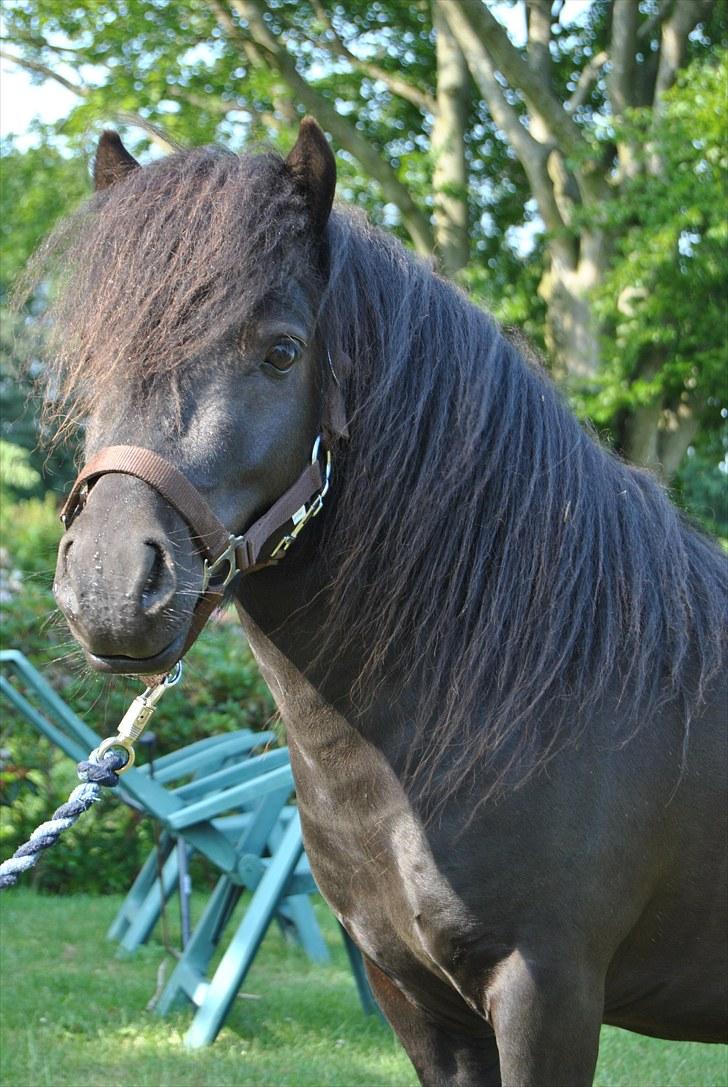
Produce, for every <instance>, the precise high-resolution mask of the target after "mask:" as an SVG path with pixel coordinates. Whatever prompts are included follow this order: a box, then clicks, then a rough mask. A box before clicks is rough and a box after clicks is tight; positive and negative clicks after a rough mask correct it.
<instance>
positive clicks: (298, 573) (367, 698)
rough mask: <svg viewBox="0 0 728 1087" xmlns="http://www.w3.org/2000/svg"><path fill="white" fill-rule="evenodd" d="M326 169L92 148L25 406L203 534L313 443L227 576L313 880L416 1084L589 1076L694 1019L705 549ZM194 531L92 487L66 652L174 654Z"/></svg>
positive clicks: (702, 934)
mask: <svg viewBox="0 0 728 1087" xmlns="http://www.w3.org/2000/svg"><path fill="white" fill-rule="evenodd" d="M334 183H335V168H334V161H333V156H332V155H331V152H330V150H329V148H328V146H327V144H326V141H325V139H324V138H323V136H322V134H321V132H320V130H319V129H318V127H317V126H316V125H315V123H314V122H312V121H310V120H307V121H305V122H304V123H303V124H302V127H301V132H300V134H299V138H298V142H297V144H296V146H295V147H294V149H293V151H292V152H291V154H290V155H289V157H288V159H287V160H285V161H284V160H282V159H281V158H279V157H278V156H277V155H274V154H270V153H266V154H262V155H257V156H253V155H247V156H243V157H242V158H238V157H237V156H234V155H231V154H228V153H225V152H223V151H220V150H217V149H210V148H204V149H201V150H196V151H191V152H187V153H182V154H178V155H174V156H171V157H170V158H168V159H165V160H164V161H161V162H158V163H155V164H153V165H151V166H149V167H146V168H145V169H143V170H142V169H139V168H138V165H137V163H136V162H135V161H134V159H133V158H131V156H130V155H129V154H128V153H127V152H126V151H125V149H124V148H123V147H122V145H121V143H120V141H119V139H118V137H117V136H115V135H114V134H112V133H107V134H105V135H104V137H103V138H102V141H101V144H100V146H99V153H98V156H97V162H96V184H97V189H98V190H99V191H98V192H97V195H96V196H95V197H94V199H93V200H92V201H91V202H90V204H89V205H88V206H87V207H86V208H85V209H84V210H83V211H82V212H81V213H80V214H79V215H78V216H76V217H75V218H74V219H73V220H71V221H70V223H68V224H66V225H65V226H64V227H63V228H62V229H61V231H60V232H59V233H57V234H56V236H55V237H54V238H53V239H51V242H50V243H49V245H48V246H47V247H46V250H45V252H44V254H43V255H42V259H41V268H44V269H45V268H47V267H48V260H49V259H51V260H52V259H55V262H56V265H57V267H58V268H60V273H59V274H60V280H61V282H60V287H59V296H58V301H57V303H56V305H55V307H54V313H53V328H54V332H53V337H54V344H55V351H54V360H55V362H54V363H53V362H51V365H50V370H49V372H50V388H51V390H52V391H53V396H54V400H53V406H54V410H56V411H57V410H58V409H59V405H63V407H62V409H61V410H62V412H63V413H64V414H65V417H66V418H67V419H68V418H72V419H76V420H84V421H85V423H86V444H87V453H88V454H89V455H94V454H96V453H97V452H98V451H99V450H100V449H102V448H103V447H107V446H111V445H120V444H121V445H127V446H135V447H143V448H146V449H151V450H152V451H153V452H155V453H157V454H160V455H161V456H162V457H164V458H165V459H166V460H167V461H169V462H171V463H172V464H173V465H174V466H175V467H176V468H177V469H178V470H179V471H181V472H182V473H183V474H184V475H185V476H186V477H187V478H188V479H189V480H190V481H191V482H192V483H193V484H194V485H195V486H196V487H197V489H198V491H200V492H202V494H203V495H204V496H205V498H206V500H207V503H208V504H209V506H210V507H211V508H212V510H213V511H214V512H215V514H216V515H217V517H218V518H219V519H220V520H221V521H222V522H223V523H224V524H225V525H226V527H227V529H228V530H229V531H230V532H241V531H242V530H243V529H244V528H245V527H246V526H247V525H249V524H250V523H251V522H253V521H254V520H255V519H256V518H258V517H259V516H260V515H261V514H263V513H264V512H265V511H266V510H267V509H268V508H269V507H271V505H272V504H273V503H274V502H275V501H276V499H278V497H279V496H280V495H282V494H283V493H284V492H285V491H286V489H287V488H289V487H290V486H291V484H292V483H293V481H294V480H295V479H296V477H297V476H298V475H299V473H300V471H301V468H302V467H303V465H304V464H305V463H306V462H307V459H308V457H309V455H310V450H311V446H312V444H313V443H314V439H315V438H316V437H317V435H319V434H321V435H322V437H323V440H324V442H325V444H326V446H327V447H328V449H329V451H330V453H331V455H332V462H333V485H332V490H331V493H330V495H327V497H326V498H325V500H324V508H323V513H322V515H321V516H320V517H318V518H317V519H316V520H315V521H312V522H311V524H310V526H308V525H307V527H306V529H305V531H304V532H302V534H301V536H300V539H299V540H298V541H297V542H296V544H295V546H293V547H292V548H291V549H290V551H289V552H288V554H287V555H286V557H285V560H284V561H282V562H280V563H278V564H275V565H274V564H267V563H266V562H265V561H264V562H263V563H262V564H260V566H259V567H256V570H255V572H253V573H252V574H250V575H249V576H247V577H245V578H243V579H240V578H238V579H236V580H235V581H234V582H233V584H232V589H231V594H232V595H234V597H235V599H236V603H237V605H238V608H239V611H240V615H241V620H242V622H243V625H244V627H245V630H246V632H247V635H248V638H249V640H250V644H251V646H252V648H253V650H254V652H255V654H256V656H257V658H258V660H259V662H260V666H261V668H262V670H263V673H264V675H265V676H266V678H267V680H268V682H269V684H270V687H271V690H272V692H273V694H274V696H275V698H276V700H277V702H278V705H279V707H280V710H281V713H282V715H283V718H284V720H285V722H286V724H287V726H288V740H289V745H290V749H291V756H292V760H293V765H294V771H295V775H296V781H297V791H298V802H299V805H300V809H301V816H302V820H303V826H304V832H305V842H306V848H307V851H308V855H309V858H310V861H311V865H312V868H313V870H314V872H315V874H316V878H317V880H318V882H319V885H320V887H321V890H322V892H323V893H324V895H325V896H326V897H327V899H328V900H329V902H330V903H331V905H332V907H333V909H334V911H335V912H336V914H337V916H338V917H339V918H340V919H341V921H342V923H343V924H344V925H345V926H346V927H347V929H348V930H349V932H350V933H351V935H352V936H353V938H354V940H355V941H356V942H357V944H358V945H359V947H360V948H361V950H362V951H363V953H364V956H365V959H366V962H367V968H368V971H369V975H370V978H371V981H372V986H373V988H374V991H375V993H376V995H377V997H378V999H379V1001H380V1003H381V1005H382V1008H383V1009H384V1011H385V1013H386V1015H387V1016H388V1018H389V1020H390V1022H391V1023H392V1025H393V1027H394V1029H395V1030H396V1032H397V1034H398V1035H399V1037H400V1039H401V1041H402V1044H403V1045H404V1046H405V1048H406V1050H407V1052H408V1053H409V1055H410V1057H411V1059H412V1061H413V1063H414V1065H415V1067H416V1069H417V1071H418V1074H419V1076H420V1078H421V1081H422V1083H423V1084H428V1085H436V1084H437V1085H444V1084H458V1085H462V1087H475V1085H478V1087H481V1085H484V1084H499V1083H504V1084H506V1085H509V1087H516V1085H517V1087H534V1085H537V1084H538V1085H542V1087H544V1085H553V1084H559V1085H560V1084H588V1083H590V1082H591V1078H592V1075H593V1070H594V1065H595V1062H596V1057H597V1047H598V1039H599V1028H600V1024H601V1023H602V1021H605V1022H608V1023H613V1024H616V1025H618V1026H623V1027H626V1028H628V1029H631V1030H636V1031H641V1032H644V1033H647V1034H654V1035H658V1036H661V1037H666V1038H690V1039H697V1040H703V1041H717V1040H719V1039H722V1038H724V1037H725V976H726V940H725V934H724V928H723V917H722V907H723V905H724V903H725V890H724V887H725V874H726V867H725V861H724V859H722V858H721V853H720V846H721V845H722V840H723V833H722V827H721V822H722V819H723V816H724V811H725V809H724V796H725V794H724V792H723V791H722V786H721V783H720V781H721V773H723V774H724V772H725V756H724V754H723V753H722V752H721V746H722V741H723V732H724V727H723V726H724V711H725V703H724V701H723V699H724V697H725V691H724V688H721V682H723V673H722V662H723V661H724V659H725V648H726V646H725V636H724V626H723V624H724V619H725V600H726V583H727V579H726V570H725V561H724V559H723V557H722V556H721V554H720V553H719V551H718V550H717V549H716V548H715V547H714V546H713V545H712V544H711V543H710V542H709V541H707V540H706V539H704V538H703V537H701V536H700V535H698V534H697V533H696V532H694V531H693V530H692V529H691V528H690V527H688V526H687V525H686V524H685V523H684V522H683V521H682V520H681V518H680V516H679V515H678V514H677V513H676V511H675V510H674V509H673V508H672V507H671V506H670V504H669V502H668V501H667V499H666V497H665V495H664V493H663V491H662V489H661V487H660V486H659V485H658V483H657V482H656V481H655V480H654V479H653V478H652V477H651V476H649V475H648V474H646V473H643V472H638V471H636V470H635V469H632V468H629V467H627V466H626V465H624V464H623V463H622V462H620V461H619V460H618V459H617V458H615V457H614V456H612V455H611V454H609V453H608V452H606V451H605V450H604V449H603V448H601V447H600V446H599V445H598V444H597V443H596V442H595V441H594V440H593V439H592V438H591V437H590V436H589V435H588V434H585V433H584V431H583V430H582V429H581V428H580V427H579V426H578V424H577V423H576V421H575V420H574V418H573V417H572V416H571V414H570V413H569V411H568V409H567V408H566V407H565V406H564V404H563V403H562V401H561V400H560V398H559V397H558V395H557V394H556V392H555V391H554V389H553V388H552V386H551V385H550V383H549V381H548V380H547V378H546V377H545V376H544V374H543V373H542V372H541V370H540V369H539V367H538V365H537V364H536V363H534V362H532V361H531V360H530V359H524V357H523V354H522V353H521V352H520V351H519V349H518V347H517V346H516V345H515V344H514V343H513V342H512V341H510V340H509V339H508V338H506V337H505V336H504V335H503V333H502V332H501V330H499V328H498V327H497V326H496V325H495V324H494V323H493V321H492V320H491V319H490V318H489V317H488V316H487V315H485V314H484V313H482V312H481V311H479V310H478V309H476V308H474V307H473V306H472V305H470V304H469V303H468V301H467V300H466V299H465V297H464V296H463V295H462V294H461V293H460V292H459V291H458V290H457V289H456V288H454V287H453V286H452V285H450V284H449V283H447V282H445V281H444V280H442V279H440V278H439V277H438V276H436V275H435V274H434V273H433V272H432V270H431V269H430V268H428V267H426V266H425V265H424V264H423V263H422V262H420V261H418V260H417V259H416V258H414V257H413V256H412V255H411V254H409V253H408V252H406V251H405V250H404V249H403V248H402V247H401V246H400V245H399V244H398V243H397V242H395V241H393V240H391V239H389V238H387V237H385V236H384V235H382V234H380V233H379V232H377V231H375V230H373V229H371V228H370V227H369V226H368V225H367V224H366V222H365V221H364V220H363V219H362V218H360V217H359V216H357V215H354V214H351V213H349V212H346V211H344V210H336V211H334V212H332V213H331V214H330V209H331V203H332V200H333V193H334ZM339 388H341V391H343V397H344V402H345V405H346V412H347V416H348V437H343V436H342V433H341V428H338V429H337V428H334V427H331V426H327V423H326V421H327V419H328V418H329V417H330V415H331V404H332V402H333V401H334V400H335V399H336V398H337V397H338V396H339V393H338V391H337V390H338V389H339ZM320 448H323V446H322V445H321V444H319V446H317V449H320ZM199 542H200V541H199V539H196V537H195V533H194V531H193V530H192V528H191V527H190V525H189V524H188V523H187V522H186V520H185V518H184V517H183V516H180V515H179V513H178V512H177V511H176V510H175V509H173V508H172V507H171V506H170V505H169V504H168V503H167V502H166V501H165V500H164V499H163V498H162V497H161V495H160V494H158V493H157V492H156V491H155V490H153V489H152V487H150V486H149V485H148V484H147V483H145V482H143V481H142V480H140V479H138V478H134V477H133V476H131V475H125V474H119V471H118V470H115V471H113V472H112V473H111V474H105V475H102V476H101V478H99V479H98V481H97V482H95V484H94V485H93V487H91V488H90V490H89V494H88V496H87V498H86V500H85V505H84V506H83V509H82V511H81V512H80V514H79V515H78V516H77V517H76V519H75V521H74V522H73V524H72V525H71V527H70V529H69V531H68V532H67V533H66V535H65V536H64V539H63V541H62V543H61V547H60V552H59V564H58V571H57V577H56V596H57V599H58V602H59V605H60V607H61V608H62V610H63V611H64V613H65V614H66V616H67V618H68V621H69V624H70V626H71V629H72V631H73V633H74V634H75V636H76V637H77V638H78V640H79V641H80V642H81V644H82V646H83V648H84V650H85V651H86V655H87V657H88V659H89V661H90V663H91V664H92V665H93V666H94V667H95V668H98V669H100V670H106V671H114V672H127V673H151V672H159V671H162V670H164V669H165V668H168V667H170V666H171V664H172V663H174V660H175V659H176V657H177V656H178V655H179V652H180V651H181V646H183V645H184V644H185V640H186V637H187V633H188V630H189V627H190V624H191V623H192V621H193V618H192V617H193V612H194V609H195V604H196V601H197V599H198V594H199V593H200V589H201V572H202V562H201V559H200V555H199V547H198V545H199ZM721 690H722V691H723V694H722V695H721ZM722 888H723V889H722Z"/></svg>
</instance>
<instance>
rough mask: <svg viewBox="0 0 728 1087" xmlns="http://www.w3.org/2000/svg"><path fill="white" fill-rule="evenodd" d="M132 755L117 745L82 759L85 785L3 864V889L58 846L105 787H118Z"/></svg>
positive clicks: (0, 881)
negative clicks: (120, 776) (45, 851)
mask: <svg viewBox="0 0 728 1087" xmlns="http://www.w3.org/2000/svg"><path fill="white" fill-rule="evenodd" d="M127 758H128V756H127V755H126V754H125V753H124V752H123V751H121V750H118V749H117V750H114V749H113V748H112V749H110V750H109V751H107V752H106V754H105V755H103V756H102V757H101V758H99V757H98V754H97V751H92V752H91V754H90V755H89V757H88V759H85V760H84V761H83V762H79V764H78V766H77V767H76V771H77V773H78V776H79V779H80V781H81V782H82V784H81V785H77V786H76V788H75V789H74V790H73V792H72V793H71V795H70V796H69V798H68V800H67V801H66V803H65V804H61V806H60V808H57V809H56V811H54V812H53V815H52V816H51V817H50V819H48V820H47V821H46V822H45V823H41V824H40V826H39V827H36V829H35V830H34V831H33V833H32V834H31V836H30V838H29V839H28V841H27V842H24V843H23V845H21V846H20V847H19V848H18V849H16V850H15V852H14V853H13V855H12V857H9V858H8V860H6V861H3V863H2V864H0V890H4V888H5V887H12V886H13V884H14V883H17V881H18V877H19V876H21V875H22V874H23V872H27V871H28V869H30V868H32V867H33V866H34V865H35V864H36V863H37V861H38V858H39V857H40V855H41V853H42V852H43V850H44V849H50V847H51V846H52V845H55V844H56V842H57V841H58V839H59V838H60V836H61V834H62V833H63V831H64V830H68V828H69V827H72V826H73V824H74V823H75V822H76V820H77V819H78V818H79V817H80V816H81V815H83V813H84V812H85V811H88V809H89V808H90V807H92V806H93V805H94V804H96V803H97V802H98V801H99V800H101V798H102V797H103V793H102V791H101V790H102V787H106V788H108V789H113V788H115V786H116V785H118V784H119V775H118V773H117V771H118V770H121V768H122V767H123V766H124V765H125V764H126V761H127Z"/></svg>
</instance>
